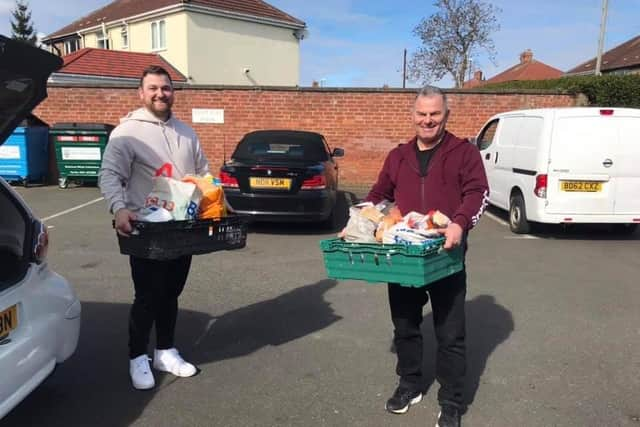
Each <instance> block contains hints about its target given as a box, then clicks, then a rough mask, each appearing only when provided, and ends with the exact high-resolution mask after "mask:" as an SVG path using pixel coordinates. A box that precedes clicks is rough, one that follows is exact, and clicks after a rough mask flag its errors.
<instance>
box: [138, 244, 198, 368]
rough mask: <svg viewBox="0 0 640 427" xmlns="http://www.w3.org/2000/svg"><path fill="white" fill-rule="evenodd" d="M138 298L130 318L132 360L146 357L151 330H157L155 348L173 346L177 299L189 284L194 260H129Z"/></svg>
mask: <svg viewBox="0 0 640 427" xmlns="http://www.w3.org/2000/svg"><path fill="white" fill-rule="evenodd" d="M129 264H130V265H131V277H132V278H133V285H134V289H135V297H134V300H133V305H132V306H131V312H130V314H129V358H130V359H134V358H136V357H138V356H141V355H143V354H147V350H148V349H147V347H148V345H149V336H150V334H151V328H152V326H153V325H154V324H155V327H156V348H157V349H159V350H165V349H168V348H172V347H173V346H174V344H173V340H174V335H175V329H176V319H177V316H178V297H179V296H180V294H181V293H182V289H183V288H184V285H185V283H186V281H187V276H188V274H189V268H190V267H191V256H186V257H182V258H177V259H172V260H167V261H164V260H163V261H158V260H151V259H144V258H137V257H133V256H132V257H130V258H129Z"/></svg>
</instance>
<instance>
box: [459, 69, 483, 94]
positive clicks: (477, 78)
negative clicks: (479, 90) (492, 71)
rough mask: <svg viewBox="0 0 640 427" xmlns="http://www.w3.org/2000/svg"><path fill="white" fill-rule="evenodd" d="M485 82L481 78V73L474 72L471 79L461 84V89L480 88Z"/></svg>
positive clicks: (478, 71)
mask: <svg viewBox="0 0 640 427" xmlns="http://www.w3.org/2000/svg"><path fill="white" fill-rule="evenodd" d="M484 82H485V80H484V77H483V76H482V71H480V70H476V71H474V73H473V78H472V79H469V80H467V81H465V82H464V83H462V88H463V89H473V88H474V87H478V86H482V85H483V84H484Z"/></svg>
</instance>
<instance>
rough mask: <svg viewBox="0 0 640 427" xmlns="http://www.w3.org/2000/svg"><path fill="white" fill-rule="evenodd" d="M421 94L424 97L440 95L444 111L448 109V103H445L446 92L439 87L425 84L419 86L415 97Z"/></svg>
mask: <svg viewBox="0 0 640 427" xmlns="http://www.w3.org/2000/svg"><path fill="white" fill-rule="evenodd" d="M421 96H424V97H429V96H441V97H442V102H443V103H444V110H445V111H448V110H449V105H448V104H447V94H446V93H444V92H443V91H442V89H440V88H439V87H436V86H431V85H426V86H424V87H422V88H420V90H418V93H417V94H416V99H418V98H420V97H421Z"/></svg>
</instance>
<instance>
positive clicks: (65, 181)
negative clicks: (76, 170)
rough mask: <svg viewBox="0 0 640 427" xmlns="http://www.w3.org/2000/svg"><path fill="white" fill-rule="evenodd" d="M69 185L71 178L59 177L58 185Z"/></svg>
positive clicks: (62, 186)
mask: <svg viewBox="0 0 640 427" xmlns="http://www.w3.org/2000/svg"><path fill="white" fill-rule="evenodd" d="M68 186H69V180H67V178H58V187H60V188H67V187H68Z"/></svg>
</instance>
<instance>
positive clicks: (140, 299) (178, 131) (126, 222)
mask: <svg viewBox="0 0 640 427" xmlns="http://www.w3.org/2000/svg"><path fill="white" fill-rule="evenodd" d="M138 94H139V96H140V100H141V101H142V104H143V107H142V108H139V109H137V110H135V111H133V112H131V113H129V114H128V115H127V116H126V117H124V118H123V119H121V121H120V125H119V126H117V127H116V128H115V129H114V130H113V132H112V133H111V136H110V138H109V142H108V144H107V146H106V149H105V152H104V156H103V160H102V167H101V169H100V179H99V184H100V190H101V192H102V194H103V195H104V198H105V200H106V201H107V203H108V205H109V210H110V211H111V213H113V214H114V216H115V227H116V231H117V232H118V233H119V234H121V235H123V236H128V235H129V233H131V223H130V221H131V220H134V219H136V212H138V211H139V210H140V209H141V208H143V207H144V205H145V200H146V197H147V195H148V194H149V193H150V192H151V190H152V187H153V177H155V176H158V175H163V176H168V177H172V178H175V179H178V180H179V179H181V178H182V177H184V176H185V175H189V174H191V175H194V174H195V175H202V174H205V173H207V172H208V169H209V168H208V164H207V159H206V158H205V156H204V154H203V152H202V148H201V147H200V143H199V141H198V137H197V136H196V134H195V132H194V131H193V129H192V128H191V127H190V126H188V125H187V124H185V123H183V122H181V121H180V120H178V119H177V118H175V117H174V116H173V114H172V113H171V107H172V105H173V101H174V91H173V84H172V82H171V77H170V76H169V73H168V72H167V71H166V70H165V69H164V68H162V67H158V66H150V67H148V68H146V69H145V70H144V72H143V74H142V78H141V79H140V87H139V88H138ZM129 264H130V266H131V276H132V279H133V284H134V289H135V297H134V300H133V305H132V306H131V312H130V315H129V359H130V362H129V373H130V375H131V381H132V383H133V386H134V387H135V388H136V389H140V390H144V389H150V388H153V387H154V386H155V380H154V378H153V374H152V372H151V368H150V366H149V358H148V356H147V351H148V348H147V347H148V343H149V336H150V334H151V328H152V326H153V324H154V323H155V327H156V350H155V352H154V358H153V367H154V368H156V369H157V370H160V371H165V372H170V373H172V374H174V375H177V376H180V377H190V376H192V375H194V374H195V373H196V372H197V369H196V367H195V366H193V365H192V364H191V363H188V362H186V361H185V360H184V359H183V358H182V357H181V356H180V354H179V353H178V350H177V349H176V348H175V347H174V333H175V326H176V318H177V314H178V296H179V295H180V293H181V292H182V289H183V287H184V285H185V283H186V280H187V275H188V274H189V268H190V266H191V257H190V256H186V257H181V258H177V259H172V260H168V261H157V260H149V259H143V258H138V257H134V256H131V257H130V259H129Z"/></svg>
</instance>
